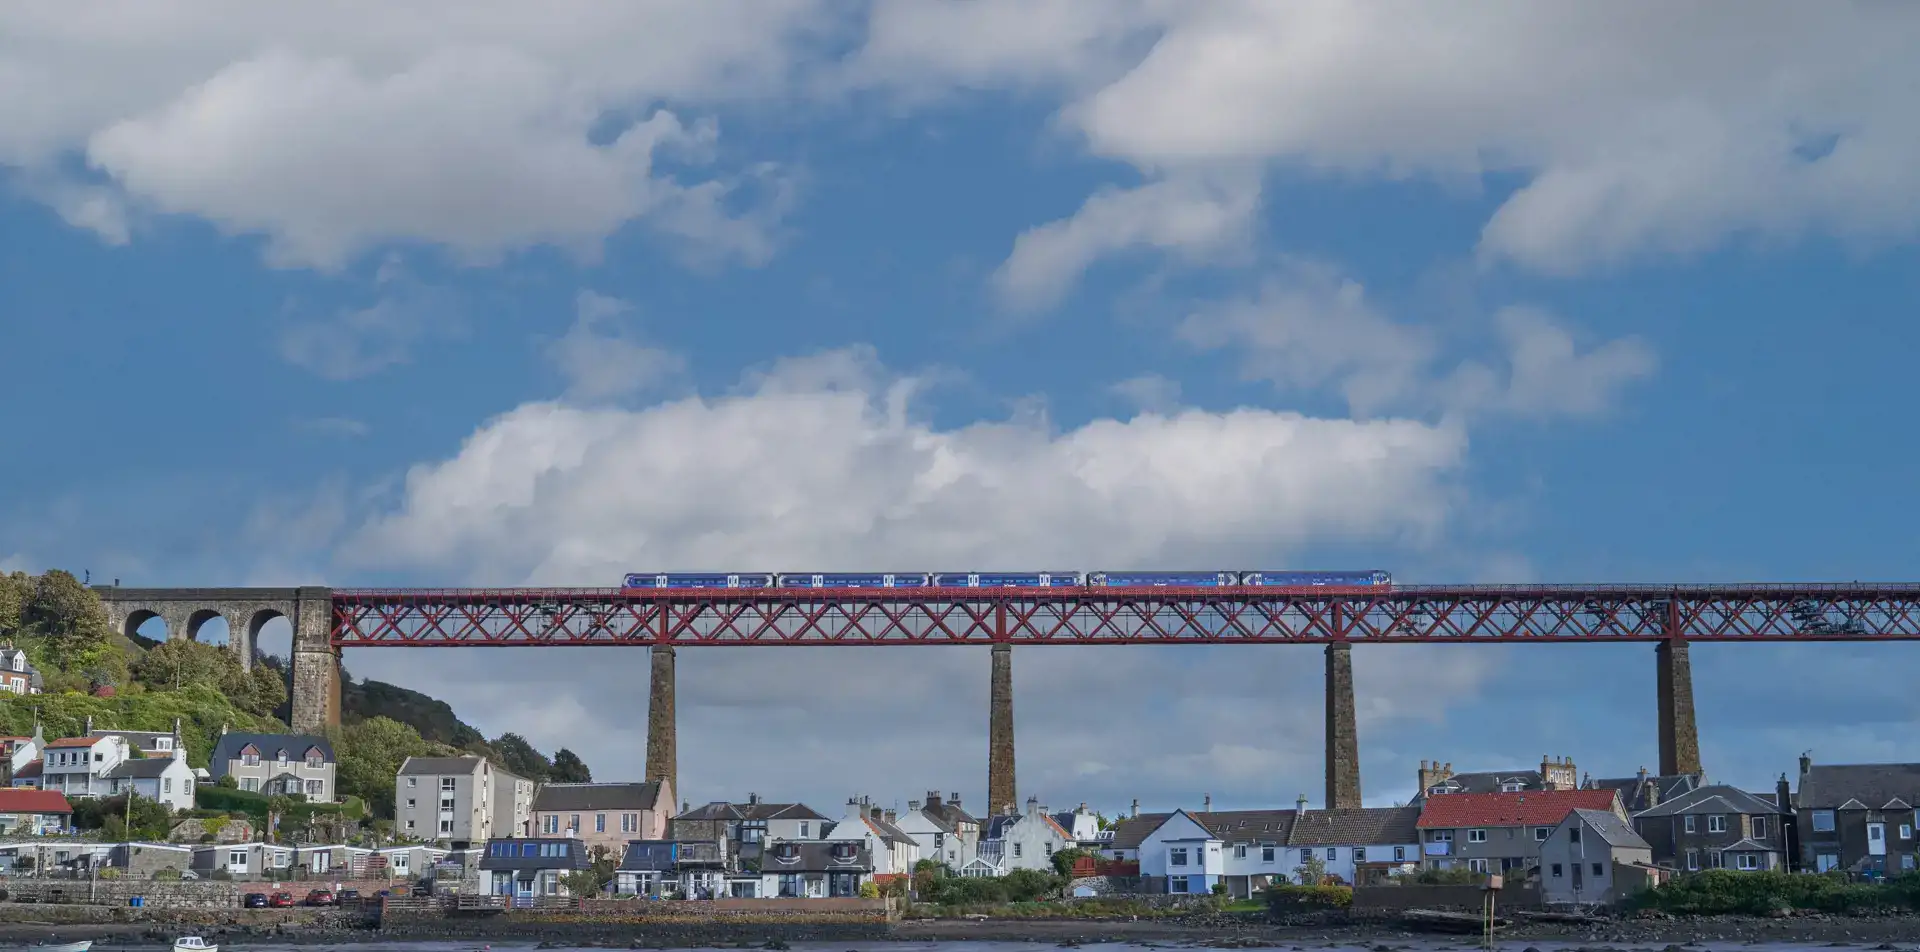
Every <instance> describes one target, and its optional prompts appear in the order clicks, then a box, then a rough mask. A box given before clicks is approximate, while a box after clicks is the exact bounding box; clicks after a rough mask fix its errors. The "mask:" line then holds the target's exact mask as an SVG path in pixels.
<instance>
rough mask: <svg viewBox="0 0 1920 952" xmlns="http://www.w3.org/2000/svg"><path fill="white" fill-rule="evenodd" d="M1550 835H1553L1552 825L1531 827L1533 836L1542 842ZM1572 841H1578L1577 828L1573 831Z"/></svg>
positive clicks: (1578, 833)
mask: <svg viewBox="0 0 1920 952" xmlns="http://www.w3.org/2000/svg"><path fill="white" fill-rule="evenodd" d="M1552 835H1553V827H1550V826H1536V827H1534V828H1533V838H1534V839H1535V840H1538V841H1540V842H1543V843H1544V842H1546V839H1547V837H1549V836H1552ZM1573 841H1574V842H1575V843H1578V842H1580V831H1579V830H1577V829H1576V830H1574V831H1573Z"/></svg>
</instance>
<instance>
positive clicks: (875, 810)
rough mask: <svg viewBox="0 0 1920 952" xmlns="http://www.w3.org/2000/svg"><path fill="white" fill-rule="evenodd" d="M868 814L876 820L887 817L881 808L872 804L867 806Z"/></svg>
mask: <svg viewBox="0 0 1920 952" xmlns="http://www.w3.org/2000/svg"><path fill="white" fill-rule="evenodd" d="M867 816H869V817H871V818H873V819H875V820H880V819H885V814H884V813H883V812H882V811H881V809H880V808H879V807H876V806H872V805H868V806H867Z"/></svg>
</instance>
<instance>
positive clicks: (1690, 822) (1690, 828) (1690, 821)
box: [1686, 813, 1694, 833]
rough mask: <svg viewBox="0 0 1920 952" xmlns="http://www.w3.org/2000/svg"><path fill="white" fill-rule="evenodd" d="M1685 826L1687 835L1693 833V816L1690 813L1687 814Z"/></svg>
mask: <svg viewBox="0 0 1920 952" xmlns="http://www.w3.org/2000/svg"><path fill="white" fill-rule="evenodd" d="M1686 825H1687V832H1688V833H1692V832H1694V830H1693V814H1691V813H1689V814H1687V823H1686Z"/></svg>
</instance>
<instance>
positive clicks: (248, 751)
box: [240, 744, 260, 767]
mask: <svg viewBox="0 0 1920 952" xmlns="http://www.w3.org/2000/svg"><path fill="white" fill-rule="evenodd" d="M240 762H241V763H243V764H245V765H247V766H249V767H258V766H260V749H259V748H257V747H255V746H253V745H252V744H248V745H247V746H245V747H243V748H241V749H240Z"/></svg>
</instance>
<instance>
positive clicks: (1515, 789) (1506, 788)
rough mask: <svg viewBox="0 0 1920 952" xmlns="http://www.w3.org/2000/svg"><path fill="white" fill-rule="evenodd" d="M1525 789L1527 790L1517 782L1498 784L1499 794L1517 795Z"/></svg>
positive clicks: (1522, 784)
mask: <svg viewBox="0 0 1920 952" xmlns="http://www.w3.org/2000/svg"><path fill="white" fill-rule="evenodd" d="M1525 789H1527V785H1526V784H1525V783H1523V782H1521V781H1518V780H1507V781H1504V782H1502V783H1501V784H1500V792H1501V793H1519V792H1520V791H1522V790H1525Z"/></svg>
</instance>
